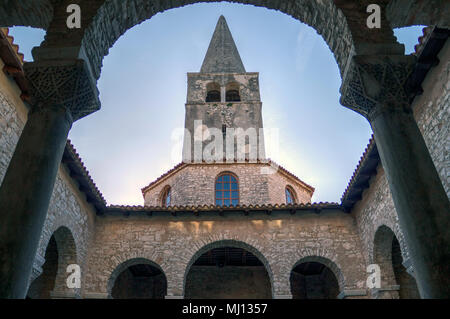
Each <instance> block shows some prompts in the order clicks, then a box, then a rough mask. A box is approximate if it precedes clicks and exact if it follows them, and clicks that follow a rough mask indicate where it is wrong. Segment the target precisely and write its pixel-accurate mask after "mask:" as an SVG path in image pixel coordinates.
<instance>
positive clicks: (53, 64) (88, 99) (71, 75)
mask: <svg viewBox="0 0 450 319" xmlns="http://www.w3.org/2000/svg"><path fill="white" fill-rule="evenodd" d="M24 70H25V76H26V78H27V80H28V84H29V90H30V93H31V103H32V107H33V108H45V107H48V106H55V105H56V106H62V107H64V108H66V109H67V110H69V111H70V114H71V116H72V119H73V120H74V121H76V120H78V119H80V118H82V117H84V116H86V115H89V114H91V113H93V112H95V111H97V110H99V109H100V100H99V98H98V94H99V93H98V90H97V87H96V83H95V80H94V79H93V78H92V76H91V73H90V71H89V69H88V66H87V64H86V62H85V61H84V60H82V59H73V60H56V61H55V60H53V61H37V62H29V63H25V64H24Z"/></svg>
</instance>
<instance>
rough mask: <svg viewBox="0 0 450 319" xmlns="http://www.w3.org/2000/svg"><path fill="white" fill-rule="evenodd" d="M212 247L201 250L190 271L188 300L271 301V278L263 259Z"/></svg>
mask: <svg viewBox="0 0 450 319" xmlns="http://www.w3.org/2000/svg"><path fill="white" fill-rule="evenodd" d="M212 247H213V248H211V249H206V251H205V250H204V249H202V250H201V253H200V255H199V253H198V254H196V256H195V257H194V258H193V259H195V260H193V261H192V265H191V266H190V267H188V270H187V274H186V275H185V287H184V297H185V298H186V299H268V298H272V285H271V280H270V275H269V273H268V271H267V269H266V266H265V265H264V263H263V261H261V260H260V258H258V257H257V256H255V254H254V253H252V252H251V251H249V250H247V249H245V248H241V247H236V246H227V245H224V246H219V247H216V248H214V246H212ZM197 255H198V257H197Z"/></svg>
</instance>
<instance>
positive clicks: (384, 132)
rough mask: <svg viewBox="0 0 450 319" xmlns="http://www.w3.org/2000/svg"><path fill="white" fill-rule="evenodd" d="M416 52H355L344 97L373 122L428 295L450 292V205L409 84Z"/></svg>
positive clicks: (422, 291)
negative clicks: (413, 106)
mask: <svg viewBox="0 0 450 319" xmlns="http://www.w3.org/2000/svg"><path fill="white" fill-rule="evenodd" d="M414 63H415V59H414V57H411V56H384V57H383V56H355V57H354V58H353V61H352V63H351V66H350V68H349V73H348V74H347V78H346V79H345V83H344V84H343V87H342V90H341V91H342V93H343V95H342V99H341V103H342V104H343V105H345V106H347V107H349V108H351V109H353V110H355V111H357V112H358V113H360V114H362V115H364V116H365V117H366V118H367V119H368V120H369V122H370V124H371V126H372V129H373V132H374V136H375V141H376V143H377V147H378V150H379V153H380V157H381V162H382V164H383V167H384V169H385V171H386V177H387V180H388V183H389V187H390V190H391V193H392V198H393V201H394V204H395V208H396V210H397V214H398V218H399V222H400V227H401V229H402V231H403V233H404V236H405V240H406V243H407V246H408V250H409V253H410V256H411V260H412V263H413V267H414V272H415V274H416V278H417V283H418V286H419V290H420V294H421V297H422V298H448V297H450V205H449V200H448V198H447V194H446V193H445V190H444V188H443V186H442V182H441V180H440V178H439V175H438V173H437V171H436V168H435V166H434V164H433V161H432V159H431V156H430V154H429V152H428V149H427V146H426V145H425V142H424V140H423V137H422V135H421V133H420V131H419V128H418V127H417V123H416V121H415V119H414V116H413V113H412V110H411V108H410V103H409V100H408V95H407V93H406V92H405V90H404V84H405V82H406V80H407V78H408V76H409V74H410V73H411V70H412V67H413V65H414Z"/></svg>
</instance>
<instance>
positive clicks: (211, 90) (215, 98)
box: [206, 83, 221, 102]
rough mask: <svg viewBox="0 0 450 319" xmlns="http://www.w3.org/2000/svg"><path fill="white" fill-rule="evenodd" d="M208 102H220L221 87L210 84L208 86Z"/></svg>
mask: <svg viewBox="0 0 450 319" xmlns="http://www.w3.org/2000/svg"><path fill="white" fill-rule="evenodd" d="M206 92H207V93H206V102H220V100H221V99H220V85H219V84H217V83H208V85H207V86H206Z"/></svg>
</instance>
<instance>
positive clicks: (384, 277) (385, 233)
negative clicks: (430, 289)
mask: <svg viewBox="0 0 450 319" xmlns="http://www.w3.org/2000/svg"><path fill="white" fill-rule="evenodd" d="M403 256H404V254H403V252H402V247H401V244H400V242H399V240H398V237H397V236H396V234H395V232H394V231H393V230H392V229H391V228H390V227H388V226H386V225H384V224H383V225H381V226H379V227H378V228H377V230H376V232H375V235H374V240H373V252H372V262H373V263H374V264H377V265H379V267H380V271H381V288H382V289H386V288H387V289H390V288H392V287H398V290H394V291H381V292H379V293H378V294H377V296H376V297H377V298H420V294H419V292H418V288H417V284H416V281H415V278H414V277H412V276H411V275H410V274H408V272H407V270H406V268H405V267H404V266H403Z"/></svg>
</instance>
